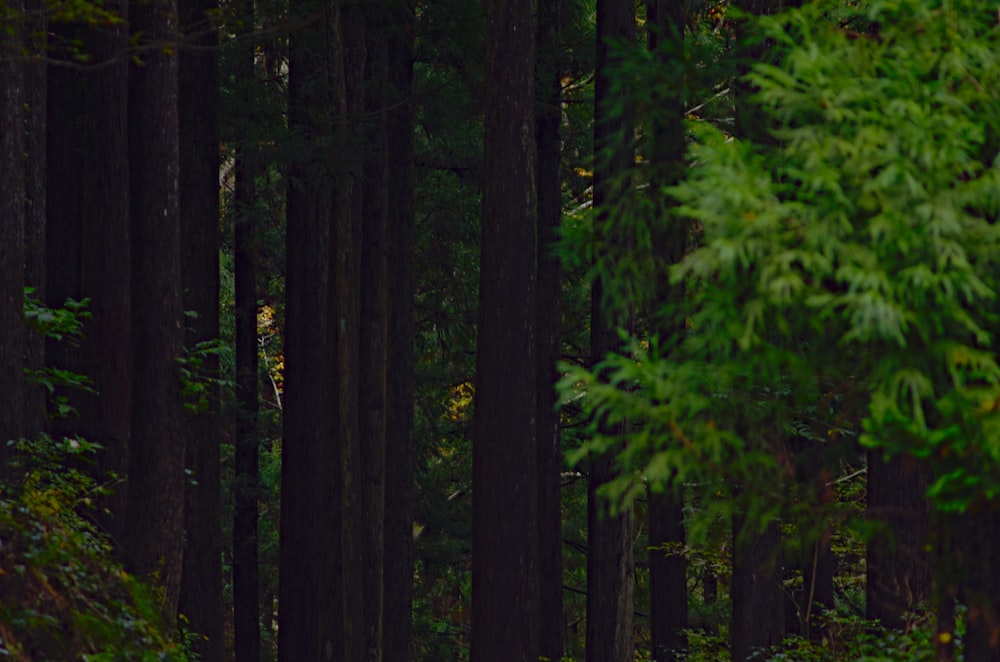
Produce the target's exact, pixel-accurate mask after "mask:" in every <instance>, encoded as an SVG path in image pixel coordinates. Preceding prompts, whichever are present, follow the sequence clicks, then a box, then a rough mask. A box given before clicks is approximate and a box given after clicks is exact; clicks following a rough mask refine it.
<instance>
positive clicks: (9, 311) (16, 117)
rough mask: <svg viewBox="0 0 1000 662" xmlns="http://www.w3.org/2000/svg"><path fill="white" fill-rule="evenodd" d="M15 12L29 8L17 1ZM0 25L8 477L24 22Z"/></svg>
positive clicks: (16, 390)
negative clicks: (8, 29)
mask: <svg viewBox="0 0 1000 662" xmlns="http://www.w3.org/2000/svg"><path fill="white" fill-rule="evenodd" d="M8 10H9V11H11V12H13V15H14V16H15V17H17V16H19V14H20V13H21V12H23V10H24V5H23V2H21V0H13V2H11V3H9V4H8ZM14 20H15V23H14V25H13V29H12V30H11V31H9V32H8V31H7V30H6V29H5V28H6V27H7V26H6V25H0V117H2V118H3V129H2V130H0V337H2V338H3V342H0V478H7V477H9V471H8V469H9V467H8V460H9V456H10V448H9V447H8V445H7V442H8V441H9V440H17V439H20V438H21V437H23V436H24V432H25V390H24V351H25V342H26V340H27V334H26V332H25V325H24V260H25V253H24V236H25V230H24V221H25V209H26V200H25V162H24V126H25V125H24V120H25V117H24V101H25V100H24V62H23V61H22V60H21V57H20V54H21V49H22V47H23V36H24V32H23V26H21V25H19V24H18V22H17V18H15V19H14Z"/></svg>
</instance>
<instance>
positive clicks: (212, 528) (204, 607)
mask: <svg viewBox="0 0 1000 662" xmlns="http://www.w3.org/2000/svg"><path fill="white" fill-rule="evenodd" d="M179 5H180V20H181V22H182V26H183V28H184V32H185V34H186V35H187V44H186V46H187V47H188V48H184V49H182V50H181V53H180V67H179V86H180V97H179V98H180V110H179V117H180V119H179V127H180V128H179V130H180V156H181V169H180V208H181V219H182V223H183V227H182V230H183V231H182V236H183V241H182V260H183V265H182V278H183V288H184V289H183V292H184V309H185V310H189V311H193V312H194V313H195V314H196V316H194V317H190V318H188V319H187V321H186V325H187V327H188V329H187V337H186V340H187V347H188V350H189V351H190V350H191V349H193V348H195V347H196V346H197V345H198V343H204V342H212V341H217V340H218V338H219V247H220V243H221V236H220V231H219V60H218V41H219V40H218V35H217V33H216V31H215V28H214V26H213V25H212V21H214V20H215V19H214V18H213V17H212V16H213V13H214V12H215V11H216V10H217V9H218V3H217V2H216V1H215V0H179ZM198 376H199V377H200V378H207V379H211V380H216V379H218V378H219V359H218V356H217V355H214V354H212V355H209V356H206V357H204V362H203V364H202V366H201V369H200V370H199V375H198ZM205 388H206V393H205V397H206V400H205V402H204V409H203V410H200V411H198V412H196V413H188V414H187V416H185V419H184V435H185V442H186V444H187V448H186V454H187V466H188V469H189V470H190V471H191V472H192V475H193V476H194V479H195V480H194V481H193V482H191V481H189V482H188V484H187V495H186V501H185V550H184V577H183V582H182V586H181V601H180V611H181V613H182V614H183V615H184V616H186V617H187V619H188V624H187V627H188V628H190V630H191V631H192V632H197V633H199V634H200V635H201V636H200V637H198V638H196V639H195V641H194V643H193V649H194V651H195V652H196V653H197V654H198V656H199V659H201V660H203V661H204V662H222V659H223V652H224V649H225V641H224V638H223V618H222V615H223V614H222V611H223V606H222V491H221V490H222V487H221V469H222V460H221V454H220V451H221V447H220V444H221V441H222V439H221V433H222V428H221V425H222V418H221V412H220V408H219V407H220V399H219V389H218V386H217V385H216V384H214V383H209V384H207V385H205ZM199 408H200V409H201V405H199Z"/></svg>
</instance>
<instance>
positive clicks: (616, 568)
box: [587, 0, 635, 662]
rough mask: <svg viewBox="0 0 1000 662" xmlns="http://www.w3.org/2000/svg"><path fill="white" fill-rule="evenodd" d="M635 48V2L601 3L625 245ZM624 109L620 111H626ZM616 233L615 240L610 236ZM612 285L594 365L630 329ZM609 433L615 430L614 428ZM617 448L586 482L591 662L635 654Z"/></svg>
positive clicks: (605, 219) (608, 190)
mask: <svg viewBox="0 0 1000 662" xmlns="http://www.w3.org/2000/svg"><path fill="white" fill-rule="evenodd" d="M633 43H635V5H634V3H633V2H631V1H630V0H598V3H597V73H596V81H595V91H594V103H595V111H594V113H595V120H594V149H595V155H596V157H595V165H594V202H593V204H594V209H595V210H596V212H597V218H596V219H595V228H596V233H597V234H598V235H599V236H600V241H602V242H607V243H608V244H609V245H622V244H623V243H624V241H625V238H623V237H617V236H614V230H613V229H610V230H609V228H608V227H607V226H608V225H609V209H610V208H611V207H612V206H613V205H614V204H615V202H616V201H617V199H618V197H620V196H622V195H625V194H626V191H627V190H628V185H627V184H624V183H623V179H622V178H623V177H625V176H626V173H627V172H628V170H629V169H630V168H632V166H633V161H634V158H635V154H634V141H633V136H632V122H633V121H634V119H633V117H632V113H631V109H630V108H626V109H625V110H624V112H620V113H617V114H613V113H612V112H611V108H610V107H609V106H610V104H611V102H612V98H613V95H612V91H611V90H612V80H613V78H614V77H615V76H616V75H618V73H617V72H616V67H617V66H618V64H619V61H618V58H617V57H616V56H615V55H614V54H613V50H612V49H613V48H614V47H616V46H620V45H622V44H633ZM619 110H621V109H619ZM609 233H610V236H609ZM604 290H605V283H603V282H602V281H601V280H600V278H598V280H596V281H595V282H594V285H593V291H592V293H591V320H590V326H591V336H590V338H591V339H590V347H591V350H590V351H591V360H592V362H593V363H595V364H596V363H597V362H599V361H602V360H603V359H604V357H605V356H606V355H607V354H608V353H609V352H612V351H614V350H615V349H616V348H617V347H618V345H619V343H618V340H617V336H616V333H617V329H618V328H619V327H623V326H629V325H630V324H631V323H632V322H631V320H630V319H627V317H631V312H628V313H626V317H622V316H621V315H620V314H616V313H614V312H613V310H614V309H609V308H608V306H607V302H606V301H605V296H604V294H605V293H604ZM631 308H632V302H630V301H625V302H622V301H618V302H615V309H618V310H628V311H631ZM608 432H611V431H610V430H609V431H608ZM613 455H614V452H613V451H611V452H609V453H608V454H607V455H605V456H602V457H593V458H592V459H591V462H590V467H589V470H590V473H589V476H588V481H587V546H588V550H589V551H588V555H587V662H625V661H626V660H631V659H632V658H633V656H634V653H635V626H634V612H635V605H634V601H635V567H634V555H635V552H634V549H633V543H632V536H633V532H634V528H635V525H634V522H633V518H632V514H631V512H629V511H625V512H622V513H619V514H617V515H612V514H611V512H610V510H609V508H608V504H607V503H606V502H605V501H604V500H603V499H602V498H601V497H600V496H598V494H597V490H598V489H599V488H600V487H601V486H602V485H604V484H605V483H607V482H609V481H611V480H613V479H614V478H616V477H617V476H618V472H619V467H617V466H616V463H615V460H614V458H613Z"/></svg>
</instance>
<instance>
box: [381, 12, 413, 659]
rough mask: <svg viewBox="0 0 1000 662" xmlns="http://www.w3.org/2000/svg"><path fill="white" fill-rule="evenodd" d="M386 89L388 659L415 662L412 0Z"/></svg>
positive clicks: (396, 31) (394, 40)
mask: <svg viewBox="0 0 1000 662" xmlns="http://www.w3.org/2000/svg"><path fill="white" fill-rule="evenodd" d="M389 7H390V12H391V15H392V19H391V27H390V29H389V30H388V32H387V46H386V50H387V60H388V63H387V66H388V79H389V85H388V87H387V90H386V94H387V98H386V108H387V109H389V110H388V111H387V127H386V130H387V132H388V142H389V145H391V147H392V158H390V159H389V163H388V172H387V173H386V176H387V177H388V185H387V189H388V191H390V193H391V204H390V205H389V219H388V224H389V227H388V233H389V238H390V240H389V243H388V268H389V273H388V285H387V289H388V306H389V322H388V325H389V338H390V339H391V342H390V343H389V345H388V352H389V358H388V366H387V371H388V372H387V375H388V377H387V379H388V388H387V389H386V456H385V484H386V496H385V532H384V536H385V552H384V561H385V569H384V571H383V577H382V580H383V589H382V592H383V599H384V605H383V618H382V623H383V624H382V627H383V644H382V656H383V659H384V660H392V661H393V662H409V660H410V659H412V655H413V652H412V646H413V609H412V602H413V597H412V596H413V587H412V585H413V512H412V506H411V503H412V501H413V496H412V495H413V473H414V468H413V464H414V460H413V457H414V449H413V444H414V439H413V390H414V383H413V365H414V349H413V341H414V320H413V296H414V268H413V262H414V241H415V240H414V234H415V233H414V218H413V181H414V180H413V105H412V92H413V21H414V5H413V3H412V2H411V1H410V0H390V3H389Z"/></svg>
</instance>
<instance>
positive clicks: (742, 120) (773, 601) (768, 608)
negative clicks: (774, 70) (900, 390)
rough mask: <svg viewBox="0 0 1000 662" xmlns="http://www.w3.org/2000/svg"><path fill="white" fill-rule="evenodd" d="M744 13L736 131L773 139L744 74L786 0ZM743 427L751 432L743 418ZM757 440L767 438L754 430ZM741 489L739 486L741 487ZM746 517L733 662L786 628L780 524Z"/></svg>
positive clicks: (733, 587)
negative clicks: (760, 22) (756, 523)
mask: <svg viewBox="0 0 1000 662" xmlns="http://www.w3.org/2000/svg"><path fill="white" fill-rule="evenodd" d="M734 7H737V8H738V9H740V10H741V11H743V12H745V15H744V16H745V17H744V18H743V19H742V20H741V21H740V22H739V23H738V25H737V36H738V38H739V40H740V44H739V45H738V46H737V49H736V56H737V64H738V71H739V73H740V77H739V78H738V79H737V81H736V83H735V85H734V87H735V93H734V96H735V103H736V134H737V135H738V136H739V137H740V139H742V140H746V141H749V142H754V143H764V144H769V143H771V142H772V141H773V139H772V138H771V135H770V126H769V125H768V118H767V116H766V115H765V114H764V112H763V110H762V109H761V107H760V106H759V105H757V104H754V103H752V102H751V101H750V98H751V96H752V94H753V89H752V88H751V86H750V84H749V82H748V81H747V79H746V74H747V73H748V72H749V69H750V67H751V65H752V64H753V63H754V62H760V61H765V60H766V58H768V57H769V48H768V45H767V44H766V43H754V42H752V40H751V37H752V35H753V31H754V30H755V26H754V24H753V20H752V17H754V16H761V15H765V14H773V13H777V12H779V11H780V10H781V8H782V0H739V1H738V2H736V3H734ZM741 427H742V428H743V429H742V430H741V432H742V433H744V434H748V433H750V430H749V429H746V428H748V427H749V426H747V425H745V424H743V425H741ZM755 434H757V437H758V438H757V439H756V440H755V443H757V444H764V443H766V442H765V441H763V439H762V438H761V437H763V436H765V435H762V434H760V433H759V432H757V431H755ZM737 489H739V488H737ZM745 525H746V520H745V519H744V517H742V516H741V515H739V514H736V515H734V517H733V520H732V536H733V538H732V540H733V546H732V549H733V574H732V577H731V582H730V595H731V599H732V617H731V621H730V652H731V654H732V659H733V660H734V662H743V660H746V659H747V657H749V656H750V654H751V652H752V651H753V649H754V648H761V647H766V646H772V645H776V644H779V643H781V640H782V638H783V637H784V633H785V619H784V614H785V597H784V593H783V592H782V585H781V581H782V576H781V563H780V559H779V554H780V548H781V530H780V528H779V527H778V525H777V524H776V523H772V524H769V525H768V526H766V527H765V528H764V529H763V530H762V531H760V532H753V531H746V530H744V529H745Z"/></svg>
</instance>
